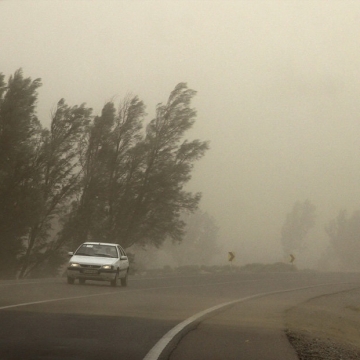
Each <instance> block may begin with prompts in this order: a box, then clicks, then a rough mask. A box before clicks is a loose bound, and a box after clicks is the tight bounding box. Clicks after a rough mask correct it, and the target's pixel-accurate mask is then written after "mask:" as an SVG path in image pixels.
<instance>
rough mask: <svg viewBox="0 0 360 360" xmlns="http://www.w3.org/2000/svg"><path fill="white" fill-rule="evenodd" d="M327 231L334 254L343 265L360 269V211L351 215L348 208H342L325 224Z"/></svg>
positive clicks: (350, 268) (349, 268)
mask: <svg viewBox="0 0 360 360" xmlns="http://www.w3.org/2000/svg"><path fill="white" fill-rule="evenodd" d="M325 231H326V233H327V235H328V236H329V239H330V247H331V250H332V254H333V256H334V257H335V258H337V260H339V261H340V264H341V265H342V267H343V268H345V269H348V270H359V269H360V265H359V253H360V211H354V212H353V214H352V215H351V216H349V215H348V214H347V212H346V210H341V211H340V212H339V214H338V215H337V217H336V218H335V219H333V220H331V221H330V222H329V223H328V224H327V225H326V226H325Z"/></svg>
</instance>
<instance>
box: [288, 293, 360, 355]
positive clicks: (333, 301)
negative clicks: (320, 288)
mask: <svg viewBox="0 0 360 360" xmlns="http://www.w3.org/2000/svg"><path fill="white" fill-rule="evenodd" d="M285 319H286V326H287V329H288V330H287V336H288V339H289V341H290V342H291V344H292V345H293V347H294V348H295V350H296V351H297V354H298V356H299V359H300V360H310V359H311V360H314V359H316V360H339V359H341V360H353V359H354V360H355V359H357V360H359V359H360V288H355V289H353V290H350V291H342V292H339V293H336V294H331V295H324V296H319V297H316V298H313V299H311V300H309V301H307V302H305V303H303V304H301V305H299V306H296V307H294V308H291V309H289V310H288V311H287V312H286V318H285Z"/></svg>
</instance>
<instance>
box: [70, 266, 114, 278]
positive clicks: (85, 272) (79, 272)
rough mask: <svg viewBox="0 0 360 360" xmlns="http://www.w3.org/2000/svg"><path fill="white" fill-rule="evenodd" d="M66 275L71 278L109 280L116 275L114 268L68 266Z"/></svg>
mask: <svg viewBox="0 0 360 360" xmlns="http://www.w3.org/2000/svg"><path fill="white" fill-rule="evenodd" d="M67 276H68V277H70V278H73V279H87V280H98V281H111V280H114V279H115V277H116V270H104V269H81V268H80V269H73V268H68V269H67Z"/></svg>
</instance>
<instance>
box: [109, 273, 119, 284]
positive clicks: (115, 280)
mask: <svg viewBox="0 0 360 360" xmlns="http://www.w3.org/2000/svg"><path fill="white" fill-rule="evenodd" d="M118 281H119V272H117V273H116V275H115V279H114V280H111V281H110V285H111V286H113V287H116V286H117V284H118Z"/></svg>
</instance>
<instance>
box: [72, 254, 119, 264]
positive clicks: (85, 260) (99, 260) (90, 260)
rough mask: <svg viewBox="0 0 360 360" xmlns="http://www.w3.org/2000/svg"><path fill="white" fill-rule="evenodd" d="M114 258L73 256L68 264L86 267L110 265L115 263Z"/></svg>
mask: <svg viewBox="0 0 360 360" xmlns="http://www.w3.org/2000/svg"><path fill="white" fill-rule="evenodd" d="M116 260H117V259H115V258H107V257H99V256H82V255H74V256H72V257H71V259H70V262H72V263H78V264H86V265H112V264H114V263H115V262H116Z"/></svg>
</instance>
